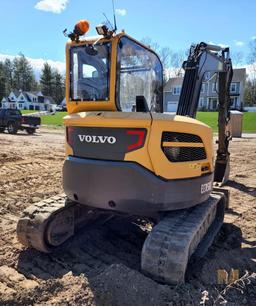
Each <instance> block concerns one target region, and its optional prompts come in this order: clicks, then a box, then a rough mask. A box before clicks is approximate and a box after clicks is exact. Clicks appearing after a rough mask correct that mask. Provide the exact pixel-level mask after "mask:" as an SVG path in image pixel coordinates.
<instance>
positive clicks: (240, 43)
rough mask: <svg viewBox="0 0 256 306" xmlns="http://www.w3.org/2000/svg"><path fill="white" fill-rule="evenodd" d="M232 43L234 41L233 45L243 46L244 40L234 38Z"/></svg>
mask: <svg viewBox="0 0 256 306" xmlns="http://www.w3.org/2000/svg"><path fill="white" fill-rule="evenodd" d="M234 43H235V45H236V46H238V47H242V46H244V42H243V41H241V40H234Z"/></svg>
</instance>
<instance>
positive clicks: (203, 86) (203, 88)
mask: <svg viewBox="0 0 256 306" xmlns="http://www.w3.org/2000/svg"><path fill="white" fill-rule="evenodd" d="M201 93H205V83H203V84H202V87H201Z"/></svg>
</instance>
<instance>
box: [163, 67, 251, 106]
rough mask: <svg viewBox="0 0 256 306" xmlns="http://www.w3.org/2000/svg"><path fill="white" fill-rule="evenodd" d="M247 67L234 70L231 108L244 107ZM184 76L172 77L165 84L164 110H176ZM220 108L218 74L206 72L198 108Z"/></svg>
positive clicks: (231, 87)
mask: <svg viewBox="0 0 256 306" xmlns="http://www.w3.org/2000/svg"><path fill="white" fill-rule="evenodd" d="M245 79H246V69H245V68H237V69H234V70H233V78H232V82H231V85H230V97H231V109H236V110H241V109H242V108H243V97H244V87H245ZM182 82H183V78H182V77H175V78H170V79H169V80H168V82H167V83H166V85H165V86H164V110H165V111H167V112H176V110H177V106H178V101H179V98H180V93H181V87H182ZM217 108H218V80H217V76H216V74H213V73H210V72H209V73H206V74H205V76H204V80H203V83H202V87H201V94H200V98H199V103H198V110H208V111H216V110H217Z"/></svg>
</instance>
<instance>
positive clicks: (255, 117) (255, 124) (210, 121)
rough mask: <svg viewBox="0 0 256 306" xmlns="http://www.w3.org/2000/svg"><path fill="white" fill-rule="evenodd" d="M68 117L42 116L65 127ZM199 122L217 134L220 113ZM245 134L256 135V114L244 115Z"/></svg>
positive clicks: (201, 117) (201, 116)
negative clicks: (64, 118)
mask: <svg viewBox="0 0 256 306" xmlns="http://www.w3.org/2000/svg"><path fill="white" fill-rule="evenodd" d="M34 112H35V111H29V110H26V111H22V113H23V114H30V113H34ZM66 115H67V112H56V113H55V115H49V116H42V117H41V119H42V124H46V125H55V126H61V125H63V117H64V116H66ZM196 118H197V119H198V120H200V121H202V122H204V123H205V124H207V125H209V126H210V127H211V128H212V129H213V131H214V132H217V130H218V128H217V123H218V113H217V112H198V113H197V117H196ZM243 132H246V133H256V113H244V115H243Z"/></svg>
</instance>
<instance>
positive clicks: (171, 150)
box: [162, 132, 206, 162]
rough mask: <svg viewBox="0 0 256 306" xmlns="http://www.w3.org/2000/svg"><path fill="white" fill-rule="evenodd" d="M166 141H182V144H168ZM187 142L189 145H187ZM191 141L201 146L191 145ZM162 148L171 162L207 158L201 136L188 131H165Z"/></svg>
mask: <svg viewBox="0 0 256 306" xmlns="http://www.w3.org/2000/svg"><path fill="white" fill-rule="evenodd" d="M166 142H174V143H181V144H180V146H179V145H176V144H175V146H172V145H167V144H164V143H166ZM186 143H188V145H187V146H186ZM189 143H190V144H191V143H195V144H201V146H199V147H198V146H189ZM162 150H163V152H164V154H165V156H166V157H167V158H168V160H169V161H171V162H186V161H196V160H203V159H206V152H205V148H204V146H203V141H202V139H201V137H199V136H198V135H194V134H188V133H177V132H163V134H162Z"/></svg>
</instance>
